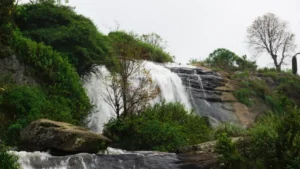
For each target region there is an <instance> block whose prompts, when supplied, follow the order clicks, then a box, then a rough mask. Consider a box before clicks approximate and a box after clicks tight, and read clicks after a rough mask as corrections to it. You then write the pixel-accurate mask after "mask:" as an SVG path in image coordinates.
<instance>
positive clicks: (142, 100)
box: [103, 33, 158, 118]
mask: <svg viewBox="0 0 300 169" xmlns="http://www.w3.org/2000/svg"><path fill="white" fill-rule="evenodd" d="M123 35H124V34H122V33H114V34H113V35H111V38H113V39H114V40H113V46H114V49H115V55H116V59H115V66H114V69H113V70H112V74H111V75H110V76H108V77H106V80H107V81H108V84H109V85H108V88H107V94H106V95H104V96H103V98H104V100H105V101H106V102H107V103H108V104H109V105H110V106H111V107H112V108H113V109H114V110H115V112H116V115H117V117H118V118H119V117H120V115H121V114H122V115H123V116H128V115H131V114H134V113H138V112H140V111H141V110H142V109H143V108H145V107H146V106H147V104H148V102H149V101H150V100H151V99H154V98H155V97H156V95H157V94H158V90H157V88H156V87H155V86H154V85H153V84H152V80H151V77H150V74H149V71H147V70H145V69H144V68H143V63H144V62H143V61H142V60H140V57H141V56H142V49H141V48H140V47H139V46H137V45H136V44H135V43H134V41H133V39H132V38H131V37H129V36H123Z"/></svg>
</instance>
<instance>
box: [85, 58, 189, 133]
mask: <svg viewBox="0 0 300 169" xmlns="http://www.w3.org/2000/svg"><path fill="white" fill-rule="evenodd" d="M143 66H144V68H145V69H146V70H148V71H150V76H151V78H152V82H153V84H154V85H157V86H158V87H159V88H160V95H159V96H157V97H156V98H155V99H154V100H152V101H151V104H155V103H158V102H161V101H162V100H166V102H180V103H182V104H183V105H184V106H185V107H186V109H188V110H189V109H191V108H192V107H191V104H190V101H189V97H188V94H187V91H186V89H185V87H184V86H183V84H182V81H181V79H180V77H179V76H178V75H177V74H175V73H173V72H171V71H170V70H169V69H168V68H166V67H164V66H162V65H158V64H155V63H153V62H148V61H145V62H143ZM98 70H99V72H100V75H99V76H98V77H97V76H96V75H95V74H92V76H91V79H90V80H89V81H87V82H86V83H85V84H84V88H85V89H86V91H87V94H88V96H89V98H90V100H91V103H92V104H93V105H95V108H94V111H93V113H92V114H91V115H90V117H89V118H88V120H89V124H88V125H89V127H90V128H91V129H92V130H93V131H96V132H99V133H100V132H102V129H103V124H104V123H106V122H107V121H108V120H109V119H110V118H111V117H115V116H116V115H115V112H114V110H113V108H112V107H111V106H110V105H109V104H108V103H107V102H106V101H105V100H104V99H103V96H105V95H107V92H108V91H107V89H108V87H107V85H108V84H107V82H105V79H104V78H103V77H105V76H109V75H110V74H109V71H108V70H107V69H106V68H105V67H104V66H99V67H98ZM101 77H102V78H101ZM133 83H134V82H133Z"/></svg>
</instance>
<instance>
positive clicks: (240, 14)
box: [69, 0, 300, 65]
mask: <svg viewBox="0 0 300 169" xmlns="http://www.w3.org/2000/svg"><path fill="white" fill-rule="evenodd" d="M69 1H70V2H69V5H71V6H73V7H75V8H76V9H75V10H76V11H77V12H78V13H80V14H83V15H85V16H87V17H89V18H90V19H92V20H93V21H94V23H95V24H96V25H97V26H98V28H99V30H100V31H101V32H103V33H105V34H107V33H108V32H109V31H110V30H114V29H116V22H117V23H119V24H120V29H122V30H125V31H134V32H136V33H138V34H146V33H151V32H155V33H157V34H159V35H161V36H162V37H163V38H164V39H165V40H166V41H167V42H168V48H167V51H168V52H170V53H171V54H173V55H175V57H176V62H181V63H186V62H188V61H189V59H192V58H196V59H204V58H206V57H207V56H208V55H209V53H211V52H212V51H213V50H215V49H217V48H227V49H230V50H232V51H233V52H235V53H237V54H239V55H244V54H247V55H248V57H250V56H251V53H250V52H249V50H248V48H247V45H246V43H245V40H246V39H245V38H246V30H247V27H248V26H249V25H251V23H252V22H253V20H254V19H255V18H256V17H258V16H261V15H263V14H265V13H268V12H272V13H274V14H276V15H277V16H279V17H280V18H281V19H283V20H286V21H288V22H289V26H290V28H291V30H292V31H293V32H294V33H295V34H296V43H297V44H298V46H299V47H300V10H299V6H300V0H69ZM297 49H300V48H297ZM298 60H300V58H299V59H298ZM258 63H259V65H268V64H270V63H272V62H271V60H270V59H269V58H267V59H265V58H263V57H262V58H258Z"/></svg>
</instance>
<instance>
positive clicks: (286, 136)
mask: <svg viewBox="0 0 300 169" xmlns="http://www.w3.org/2000/svg"><path fill="white" fill-rule="evenodd" d="M299 112H300V111H299V109H295V108H294V109H289V110H288V111H286V114H284V115H281V116H274V115H273V116H268V117H265V118H263V119H262V121H260V122H259V123H258V124H257V125H256V127H255V128H253V129H252V130H251V156H250V157H251V158H252V160H254V161H261V162H262V163H263V165H264V166H265V167H266V168H268V169H272V168H274V169H275V168H286V167H288V166H293V165H297V159H298V158H299V155H300V146H299V143H300V140H299V139H300V132H299V128H300V123H299V122H300V115H299ZM298 164H299V163H298Z"/></svg>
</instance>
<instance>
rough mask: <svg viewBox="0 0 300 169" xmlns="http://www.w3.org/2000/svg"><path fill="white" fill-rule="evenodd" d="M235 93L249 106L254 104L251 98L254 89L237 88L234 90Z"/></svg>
mask: <svg viewBox="0 0 300 169" xmlns="http://www.w3.org/2000/svg"><path fill="white" fill-rule="evenodd" d="M233 94H234V97H235V98H236V99H237V100H238V101H240V102H241V103H243V104H245V105H247V106H251V105H252V104H253V103H252V100H251V95H252V91H251V90H249V89H248V88H240V89H237V90H235V91H234V92H233Z"/></svg>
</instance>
